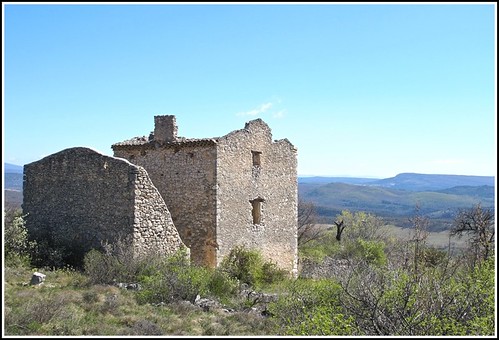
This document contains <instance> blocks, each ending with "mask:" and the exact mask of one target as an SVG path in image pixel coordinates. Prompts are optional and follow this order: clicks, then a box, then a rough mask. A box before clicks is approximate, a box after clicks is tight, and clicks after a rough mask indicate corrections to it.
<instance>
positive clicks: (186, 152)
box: [113, 141, 216, 266]
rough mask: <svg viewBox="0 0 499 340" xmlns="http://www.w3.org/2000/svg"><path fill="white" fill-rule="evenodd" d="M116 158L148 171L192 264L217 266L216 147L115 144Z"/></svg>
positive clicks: (195, 143) (203, 143) (197, 143)
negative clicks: (187, 250) (215, 244)
mask: <svg viewBox="0 0 499 340" xmlns="http://www.w3.org/2000/svg"><path fill="white" fill-rule="evenodd" d="M113 150H114V155H115V156H116V157H122V158H126V159H128V160H130V162H133V163H134V164H137V165H140V166H142V167H144V168H145V169H146V170H147V173H148V174H149V176H150V178H151V180H152V181H153V183H154V184H155V186H156V187H157V188H158V190H159V192H160V193H161V195H162V197H163V199H164V200H165V202H166V205H167V206H168V209H169V210H170V213H171V216H172V219H173V223H174V224H175V226H176V227H177V229H178V231H179V233H180V236H181V238H182V240H183V242H184V243H185V244H186V246H187V247H189V248H190V252H191V260H192V262H193V263H196V264H200V265H207V266H215V265H216V262H215V261H216V260H215V251H216V249H215V248H214V240H215V234H216V231H215V225H216V216H215V214H216V209H215V207H216V198H215V197H216V178H215V168H216V166H215V164H216V148H215V144H214V143H213V142H210V141H180V142H176V143H155V142H153V143H149V142H148V143H144V144H140V145H126V144H125V145H119V144H115V145H113Z"/></svg>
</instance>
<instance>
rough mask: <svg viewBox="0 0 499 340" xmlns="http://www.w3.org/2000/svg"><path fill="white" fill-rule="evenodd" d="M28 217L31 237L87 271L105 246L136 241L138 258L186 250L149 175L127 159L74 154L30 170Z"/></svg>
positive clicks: (26, 171) (27, 168) (53, 158)
mask: <svg viewBox="0 0 499 340" xmlns="http://www.w3.org/2000/svg"><path fill="white" fill-rule="evenodd" d="M23 193H24V201H23V213H25V214H28V215H27V217H26V226H27V228H28V230H29V234H30V237H31V238H32V239H35V240H37V241H38V242H39V243H40V244H43V243H44V242H47V244H46V245H47V246H50V247H53V248H56V249H60V250H62V252H63V254H64V256H65V262H66V263H70V264H74V265H81V263H82V260H83V256H84V254H85V253H86V252H87V251H89V250H90V249H92V248H100V247H101V242H102V241H107V242H109V243H114V242H116V241H117V240H118V239H119V238H122V239H125V238H127V237H131V239H132V240H133V244H132V245H131V246H132V247H133V249H134V252H135V253H137V254H138V253H145V252H149V251H157V252H160V253H172V252H174V251H176V250H177V249H178V248H179V247H181V246H182V242H181V239H180V237H179V235H178V233H177V231H176V229H175V227H174V225H173V223H172V220H171V216H170V214H169V212H168V209H167V207H166V205H165V203H164V201H163V199H162V197H161V195H160V194H159V192H158V191H157V189H156V188H155V187H154V185H153V183H152V182H151V180H150V179H149V177H148V174H147V172H146V171H145V170H144V169H143V168H141V167H139V166H137V165H134V164H132V163H130V162H128V161H126V160H124V159H119V158H114V157H108V156H104V155H102V154H100V153H98V152H96V151H94V150H91V149H88V148H81V147H79V148H70V149H66V150H63V151H60V152H58V153H55V154H53V155H50V156H48V157H45V158H43V159H41V160H39V161H36V162H33V163H30V164H27V165H25V166H24V188H23Z"/></svg>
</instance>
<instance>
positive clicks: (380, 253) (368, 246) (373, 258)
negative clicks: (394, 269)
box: [343, 239, 387, 266]
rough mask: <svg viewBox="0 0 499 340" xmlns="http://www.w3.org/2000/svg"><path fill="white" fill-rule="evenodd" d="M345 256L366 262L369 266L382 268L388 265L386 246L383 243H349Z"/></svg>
mask: <svg viewBox="0 0 499 340" xmlns="http://www.w3.org/2000/svg"><path fill="white" fill-rule="evenodd" d="M343 256H344V257H346V258H355V259H358V260H361V261H365V262H366V263H367V264H374V265H377V266H382V265H385V264H386V263H387V258H386V254H385V244H384V242H382V241H365V240H362V239H356V240H355V241H351V242H348V243H347V244H346V246H345V250H344V253H343Z"/></svg>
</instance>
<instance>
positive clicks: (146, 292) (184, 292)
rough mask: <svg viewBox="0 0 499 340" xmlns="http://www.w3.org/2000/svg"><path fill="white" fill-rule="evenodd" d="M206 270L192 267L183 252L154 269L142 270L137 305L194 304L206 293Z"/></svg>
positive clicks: (207, 279) (207, 274) (207, 275)
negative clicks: (196, 299)
mask: <svg viewBox="0 0 499 340" xmlns="http://www.w3.org/2000/svg"><path fill="white" fill-rule="evenodd" d="M209 277H210V273H209V269H207V268H202V267H197V266H191V265H190V263H189V258H188V257H187V256H186V253H185V251H183V250H179V251H178V252H177V253H175V254H174V255H171V256H169V257H167V258H166V259H165V260H164V261H162V262H161V263H159V264H158V265H157V266H154V267H151V266H149V267H145V268H143V270H142V271H141V272H140V274H139V283H140V285H141V287H142V288H141V290H140V291H139V292H138V293H137V300H138V302H139V303H161V302H163V303H171V302H174V301H179V300H187V301H191V302H194V300H195V298H196V296H197V295H198V294H200V295H207V294H208V291H209V290H208V282H209Z"/></svg>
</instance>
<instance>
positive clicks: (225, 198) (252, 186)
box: [217, 119, 298, 275]
mask: <svg viewBox="0 0 499 340" xmlns="http://www.w3.org/2000/svg"><path fill="white" fill-rule="evenodd" d="M296 156H297V154H296V149H295V148H294V146H293V145H292V144H291V143H290V142H289V141H288V140H286V139H284V140H279V141H275V142H273V141H272V133H271V130H270V128H269V127H268V125H267V124H265V122H263V121H262V120H261V119H257V120H253V121H250V122H248V123H247V124H246V126H245V128H244V129H242V130H238V131H234V132H232V133H230V134H228V135H226V136H225V137H223V138H220V139H219V140H218V157H217V174H218V176H217V183H218V195H217V211H218V215H219V216H218V225H217V243H218V246H219V253H218V258H217V260H218V262H220V261H221V260H222V258H223V257H224V256H225V255H227V254H228V252H229V251H230V249H232V248H233V247H234V246H236V245H244V246H246V247H248V248H254V249H259V250H260V251H261V252H262V254H263V255H264V257H265V258H267V259H270V260H272V261H274V262H276V263H277V264H278V266H279V267H281V268H286V269H288V270H289V271H291V272H293V273H294V274H295V275H296V273H297V258H298V257H297V256H298V254H297V249H298V248H297V195H298V184H297V173H296V171H297V170H296V169H297V157H296Z"/></svg>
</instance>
